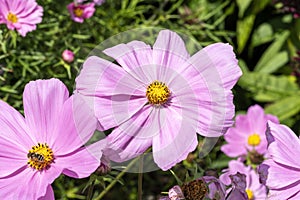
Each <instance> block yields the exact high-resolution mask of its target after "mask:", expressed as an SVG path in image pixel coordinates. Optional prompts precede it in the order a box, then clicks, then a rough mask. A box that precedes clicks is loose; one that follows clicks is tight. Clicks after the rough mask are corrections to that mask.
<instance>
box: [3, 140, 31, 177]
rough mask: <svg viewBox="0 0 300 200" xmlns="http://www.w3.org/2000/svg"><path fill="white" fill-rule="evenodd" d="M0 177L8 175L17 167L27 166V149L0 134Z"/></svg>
mask: <svg viewBox="0 0 300 200" xmlns="http://www.w3.org/2000/svg"><path fill="white" fill-rule="evenodd" d="M0 144H1V148H0V178H1V177H5V176H8V175H10V174H12V173H13V172H15V171H17V170H18V169H20V168H22V167H24V166H27V161H28V158H27V154H28V150H29V149H26V150H24V149H20V148H19V147H18V145H16V144H14V143H13V142H12V141H11V140H10V139H8V138H1V136H0Z"/></svg>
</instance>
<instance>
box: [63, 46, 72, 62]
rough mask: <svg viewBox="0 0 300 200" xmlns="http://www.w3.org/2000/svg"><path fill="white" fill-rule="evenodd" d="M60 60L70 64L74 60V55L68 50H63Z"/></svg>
mask: <svg viewBox="0 0 300 200" xmlns="http://www.w3.org/2000/svg"><path fill="white" fill-rule="evenodd" d="M61 56H62V58H63V59H64V61H66V62H68V63H71V62H73V60H74V53H73V52H72V51H70V50H67V49H66V50H64V51H63V53H62V55H61Z"/></svg>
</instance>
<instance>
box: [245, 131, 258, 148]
mask: <svg viewBox="0 0 300 200" xmlns="http://www.w3.org/2000/svg"><path fill="white" fill-rule="evenodd" d="M248 144H249V145H251V146H258V145H259V144H260V136H259V135H258V134H256V133H254V134H252V135H250V136H249V137H248Z"/></svg>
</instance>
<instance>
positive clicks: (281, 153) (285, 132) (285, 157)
mask: <svg viewBox="0 0 300 200" xmlns="http://www.w3.org/2000/svg"><path fill="white" fill-rule="evenodd" d="M268 125H269V127H270V130H268V131H267V133H266V134H270V135H271V139H273V141H270V139H269V147H268V152H269V154H270V156H271V158H272V159H273V160H274V161H275V162H277V163H279V164H282V165H285V166H289V167H293V168H295V169H298V170H300V161H299V159H298V156H299V155H300V141H299V139H298V137H297V136H296V134H295V133H294V132H293V131H292V130H291V129H290V128H288V127H287V126H285V125H279V124H275V123H273V122H271V121H268ZM267 137H268V136H267Z"/></svg>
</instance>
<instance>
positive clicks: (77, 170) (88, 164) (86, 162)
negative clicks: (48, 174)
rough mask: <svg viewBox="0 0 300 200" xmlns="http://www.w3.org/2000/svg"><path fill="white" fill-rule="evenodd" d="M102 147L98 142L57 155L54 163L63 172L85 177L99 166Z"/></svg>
mask: <svg viewBox="0 0 300 200" xmlns="http://www.w3.org/2000/svg"><path fill="white" fill-rule="evenodd" d="M102 148H103V147H101V146H99V144H98V143H95V144H92V145H90V146H87V147H85V148H81V149H79V150H77V151H76V152H73V153H71V154H69V155H66V156H62V157H58V158H57V161H56V164H57V165H58V166H60V167H62V168H63V169H64V170H63V173H64V174H65V175H67V176H70V177H73V178H85V177H88V176H90V175H91V173H93V172H94V171H95V170H96V169H97V168H98V167H99V166H100V158H101V156H102Z"/></svg>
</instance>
